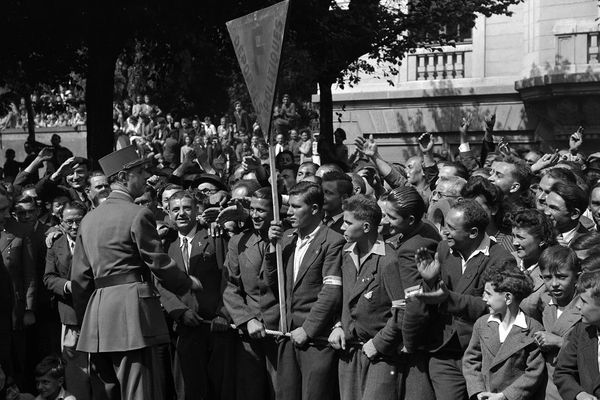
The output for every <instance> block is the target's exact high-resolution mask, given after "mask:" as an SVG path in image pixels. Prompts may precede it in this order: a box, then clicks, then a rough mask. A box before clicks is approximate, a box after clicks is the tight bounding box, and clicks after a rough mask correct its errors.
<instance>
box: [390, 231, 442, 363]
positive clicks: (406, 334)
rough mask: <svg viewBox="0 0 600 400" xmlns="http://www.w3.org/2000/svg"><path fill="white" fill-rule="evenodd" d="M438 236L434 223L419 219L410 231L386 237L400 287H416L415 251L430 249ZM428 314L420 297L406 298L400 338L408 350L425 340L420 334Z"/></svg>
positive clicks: (415, 347) (417, 278) (418, 283)
mask: <svg viewBox="0 0 600 400" xmlns="http://www.w3.org/2000/svg"><path fill="white" fill-rule="evenodd" d="M440 240H441V237H440V234H439V233H438V231H437V229H436V228H435V227H433V226H432V225H430V224H427V223H424V222H421V223H419V224H418V225H417V226H416V227H415V228H414V229H413V231H412V232H410V233H407V234H399V235H396V236H394V237H392V238H390V239H388V240H387V241H386V243H388V244H389V245H390V246H391V247H392V248H393V249H394V250H395V252H396V256H397V257H398V263H399V271H400V279H401V280H402V286H403V288H404V290H409V289H411V288H418V287H419V286H420V285H421V283H422V281H423V280H422V279H421V275H420V274H419V271H418V270H417V264H416V262H415V253H416V251H417V250H418V249H420V248H421V247H424V248H426V249H428V250H430V251H431V252H432V253H434V252H435V251H436V248H437V246H438V243H439V242H440ZM428 315H429V311H428V307H427V306H426V305H425V304H423V303H421V302H420V301H416V300H408V301H407V302H406V310H405V312H404V315H403V318H402V340H403V344H404V347H406V348H407V349H408V350H409V351H411V352H414V351H415V350H416V349H417V347H419V346H421V345H423V344H425V343H424V340H423V335H424V333H425V332H424V330H425V329H426V322H427V320H428Z"/></svg>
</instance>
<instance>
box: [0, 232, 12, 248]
mask: <svg viewBox="0 0 600 400" xmlns="http://www.w3.org/2000/svg"><path fill="white" fill-rule="evenodd" d="M13 240H15V235H13V234H12V233H8V232H6V231H3V232H2V233H0V253H4V251H5V250H6V249H7V248H8V246H10V245H11V243H12V242H13Z"/></svg>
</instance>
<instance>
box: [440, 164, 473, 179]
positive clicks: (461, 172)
mask: <svg viewBox="0 0 600 400" xmlns="http://www.w3.org/2000/svg"><path fill="white" fill-rule="evenodd" d="M444 167H454V168H456V176H457V177H459V178H463V179H464V180H467V179H469V171H468V170H467V167H465V166H464V164H463V163H460V162H457V161H444Z"/></svg>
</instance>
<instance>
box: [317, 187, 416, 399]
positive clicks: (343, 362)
mask: <svg viewBox="0 0 600 400" xmlns="http://www.w3.org/2000/svg"><path fill="white" fill-rule="evenodd" d="M343 209H344V216H343V219H344V224H343V226H342V228H343V229H344V238H345V239H346V241H347V242H348V244H347V245H346V246H345V248H344V251H343V256H342V288H343V303H342V321H341V322H339V323H337V324H336V325H335V328H334V329H333V331H332V332H331V334H330V335H329V343H330V344H331V346H332V347H333V348H334V349H336V350H341V351H342V352H341V355H340V361H339V366H338V373H339V383H340V397H341V399H342V400H354V399H382V400H383V399H390V400H395V399H397V398H398V394H397V393H396V389H397V374H396V372H397V371H396V365H397V361H398V360H397V358H398V353H397V348H398V346H399V341H400V337H401V330H400V327H401V321H402V318H401V313H402V312H403V309H404V305H405V300H404V289H403V287H402V281H401V279H400V266H399V265H398V258H397V256H396V253H395V251H394V249H393V248H392V247H390V245H386V244H385V243H384V242H383V240H381V239H379V235H378V233H377V230H378V229H377V228H378V227H379V223H380V221H381V216H382V213H381V209H380V208H379V206H378V205H377V202H376V201H375V200H373V199H370V198H368V197H366V196H364V195H356V196H353V197H350V198H349V199H347V200H345V201H344V204H343ZM399 322H400V323H399ZM349 341H360V342H363V343H364V344H363V345H362V346H357V345H356V344H350V343H348V342H349Z"/></svg>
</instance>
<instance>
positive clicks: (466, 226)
mask: <svg viewBox="0 0 600 400" xmlns="http://www.w3.org/2000/svg"><path fill="white" fill-rule="evenodd" d="M488 222H489V219H488V216H487V213H486V212H485V210H484V209H483V208H482V207H481V206H480V205H479V203H477V202H476V201H475V200H463V201H462V202H459V203H457V204H455V205H454V206H453V207H452V208H451V209H450V211H449V212H448V214H447V215H446V221H445V226H444V228H443V230H442V234H443V235H444V238H445V240H444V241H442V242H440V244H439V245H438V248H437V253H436V255H435V258H434V257H432V255H431V253H430V252H429V251H428V250H427V249H420V250H418V251H417V253H416V256H415V258H416V261H417V267H418V269H419V272H420V274H421V276H422V278H423V293H420V294H419V293H418V294H417V295H416V296H415V298H416V299H418V300H419V301H421V302H423V303H425V304H436V305H438V307H436V308H432V309H431V315H430V320H429V326H428V327H427V329H428V332H429V338H428V339H429V340H428V341H425V342H426V343H428V344H429V349H430V353H431V358H430V360H429V375H430V377H431V382H432V384H433V388H434V391H435V398H436V399H438V400H445V399H448V400H451V399H452V400H456V399H466V398H467V392H466V382H465V379H464V376H463V373H462V361H461V360H462V355H463V353H464V351H465V350H466V348H467V346H468V344H469V340H470V338H471V334H472V331H473V324H474V323H475V321H476V320H477V318H479V317H480V316H482V315H483V314H485V313H486V311H487V306H486V304H485V302H484V301H483V300H482V298H481V295H482V293H483V287H484V283H485V282H483V279H482V276H483V273H484V272H485V270H486V269H487V268H489V267H490V266H493V265H501V264H502V263H504V262H505V261H508V260H511V259H513V257H512V256H511V254H510V253H509V252H507V251H506V250H505V249H504V248H503V247H502V246H501V245H499V244H497V243H496V242H494V241H493V240H491V239H490V237H489V236H488V234H487V233H486V232H485V231H486V227H487V225H488Z"/></svg>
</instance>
